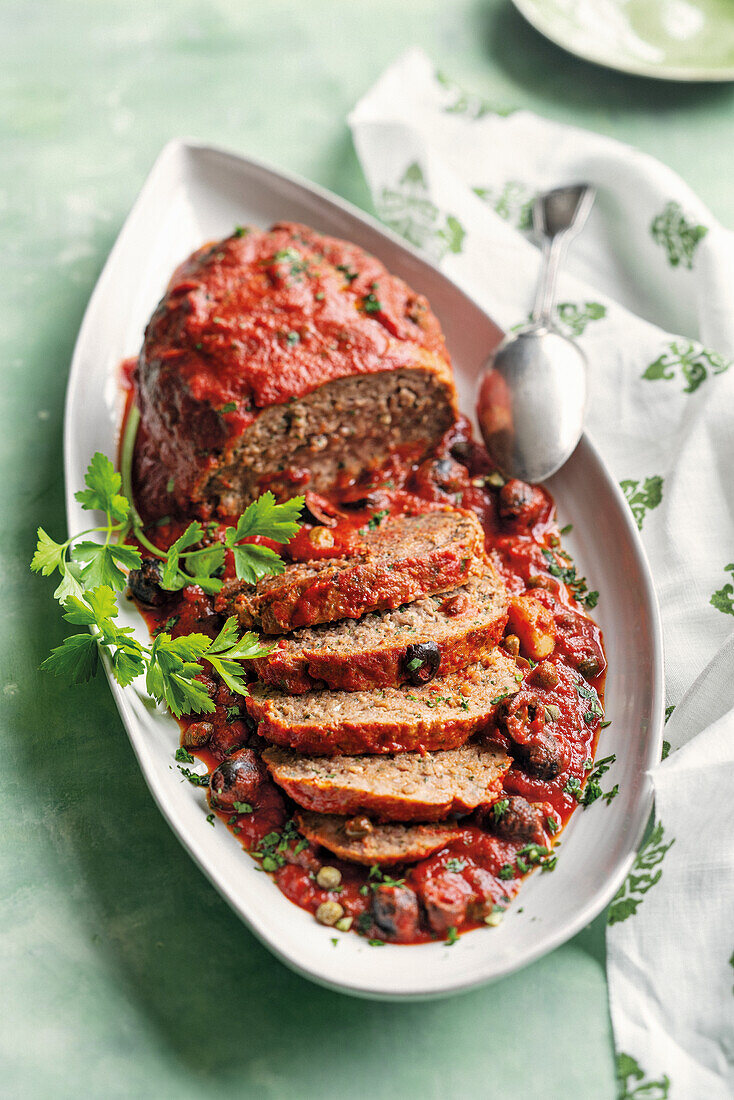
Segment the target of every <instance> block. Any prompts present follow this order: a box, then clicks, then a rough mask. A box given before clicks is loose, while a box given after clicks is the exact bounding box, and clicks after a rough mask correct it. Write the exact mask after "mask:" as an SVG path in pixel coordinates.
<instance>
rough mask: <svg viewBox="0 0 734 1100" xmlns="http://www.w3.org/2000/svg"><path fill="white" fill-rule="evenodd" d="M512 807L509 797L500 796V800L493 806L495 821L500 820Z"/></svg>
mask: <svg viewBox="0 0 734 1100" xmlns="http://www.w3.org/2000/svg"><path fill="white" fill-rule="evenodd" d="M509 808H510V800H509V798H500V800H499V801H498V802H495V804H494V806H493V807H492V817H493V818H494V820H495V821H499V820H500V818H501V817H504V815H505V814H506V813H507V811H508V810H509Z"/></svg>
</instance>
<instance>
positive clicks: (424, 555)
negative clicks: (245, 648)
mask: <svg viewBox="0 0 734 1100" xmlns="http://www.w3.org/2000/svg"><path fill="white" fill-rule="evenodd" d="M485 561H486V558H485V553H484V532H483V531H482V528H481V525H480V523H479V521H478V520H477V518H476V516H474V515H473V513H469V512H455V511H451V510H447V511H437V512H425V513H422V514H420V515H416V516H396V517H394V518H393V517H389V518H388V519H386V520H385V521H384V522H383V523H382V524H381V525H380V526H379V527H378V528H377V529H376V530H373V531H370V530H366V531H365V532H364V534H363V535H362V542H361V545H360V547H359V549H358V553H357V554H356V555H355V556H354V557H350V558H331V559H329V558H327V559H322V560H320V561H314V562H294V563H292V564H291V565H289V566H287V567H286V569H285V572H283V573H282V574H280V575H279V576H268V577H263V578H262V579H261V580H259V581H258V583H257V585H255V586H253V585H248V584H245V583H244V582H241V581H239V582H230V583H229V584H228V585H225V587H224V589H223V590H222V592H221V593H220V595H219V597H218V599H217V609H218V610H222V611H226V612H227V613H228V614H232V613H234V614H236V615H237V617H238V619H239V621H240V624H241V625H242V626H243V627H245V628H248V629H249V628H250V627H256V628H259V629H260V630H262V631H264V632H265V633H266V634H282V633H285V632H287V631H289V630H293V629H294V628H296V627H301V626H313V625H315V624H318V623H328V622H335V621H336V620H338V619H345V618H346V619H358V618H360V616H362V615H364V614H366V613H367V612H370V611H376V610H384V609H387V608H394V607H399V606H400V605H401V604H404V603H410V602H411V601H413V600H416V599H419V598H420V597H422V596H430V595H432V594H434V593H436V592H446V591H448V590H449V589H452V588H456V587H457V586H459V585H461V584H463V583H464V582H465V581H466V580H467V579H468V578H469V576H470V575H471V574H472V572H474V571H476V570H477V569H478V568H482V567H484V564H485Z"/></svg>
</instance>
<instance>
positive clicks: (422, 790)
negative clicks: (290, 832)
mask: <svg viewBox="0 0 734 1100" xmlns="http://www.w3.org/2000/svg"><path fill="white" fill-rule="evenodd" d="M263 760H264V761H265V763H266V764H267V766H268V769H269V771H270V774H271V776H272V777H273V779H274V780H275V782H276V783H277V784H278V786H279V787H282V788H283V790H284V791H285V792H286V793H287V794H289V795H290V796H291V798H292V799H293V801H294V802H297V803H298V805H299V806H303V807H304V808H305V809H307V810H317V811H319V812H321V813H327V814H348V815H351V814H357V813H365V814H369V815H370V817H374V818H376V819H377V820H378V821H440V820H442V819H443V818H445V817H448V815H449V814H452V813H456V814H462V813H469V812H470V811H471V810H473V809H475V808H476V807H477V806H480V805H488V804H491V803H494V802H496V801H497V799H498V798H500V796H501V794H502V778H503V776H504V775H505V773H506V772H507V771H508V770H509V767H510V764H511V763H512V760H511V759H510V757H509V756H507V754H506V753H504V752H503V751H502V750H501V749H500V748H497V747H496V746H493V745H481V744H468V745H462V746H461V747H460V748H458V749H448V750H446V751H445V752H427V753H419V752H403V753H398V754H397V755H396V756H329V757H325V756H304V755H302V754H301V753H297V752H294V751H293V750H292V749H282V748H276V747H273V748H269V749H265V751H264V753H263Z"/></svg>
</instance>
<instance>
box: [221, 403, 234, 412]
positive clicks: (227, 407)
mask: <svg viewBox="0 0 734 1100" xmlns="http://www.w3.org/2000/svg"><path fill="white" fill-rule="evenodd" d="M219 411H220V413H233V412H237V402H236V401H228V402H227V404H226V405H222V407H221V409H220V410H219Z"/></svg>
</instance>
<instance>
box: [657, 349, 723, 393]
mask: <svg viewBox="0 0 734 1100" xmlns="http://www.w3.org/2000/svg"><path fill="white" fill-rule="evenodd" d="M730 366H731V362H730V360H728V359H724V357H723V355H719V353H718V352H717V351H711V350H710V348H704V347H702V346H701V344H697V343H694V342H692V341H685V340H671V342H670V343H669V344H668V345H667V347H666V348H665V351H664V352H663V354H662V355H661V356H659V358H657V359H656V360H655V362H654V363H651V364H650V366H649V367H648V368H647V369H646V370H645V371H643V374H642V377H643V378H646V379H647V380H648V381H649V382H657V381H659V380H661V379H665V380H666V381H668V382H669V381H670V380H671V379H672V378H675V376H676V373H677V372H678V371H680V374H681V375H682V376H683V379H684V381H685V383H686V385H685V386H684V387H683V393H694V392H695V390H697V389H698V387H699V386H700V385H701V383H702V382H705V381H706V379H707V378H708V376H709V372H711V374H723V373H724V371H726V370H728V369H729V367H730Z"/></svg>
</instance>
